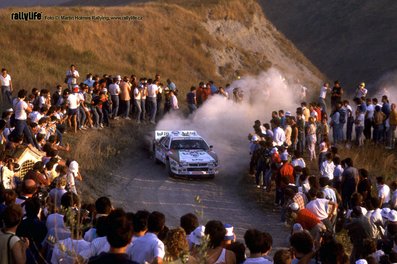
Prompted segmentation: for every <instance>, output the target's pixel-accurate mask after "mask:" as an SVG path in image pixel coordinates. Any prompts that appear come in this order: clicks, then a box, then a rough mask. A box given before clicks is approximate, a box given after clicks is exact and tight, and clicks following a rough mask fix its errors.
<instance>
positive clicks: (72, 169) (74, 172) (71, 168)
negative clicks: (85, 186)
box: [66, 160, 83, 194]
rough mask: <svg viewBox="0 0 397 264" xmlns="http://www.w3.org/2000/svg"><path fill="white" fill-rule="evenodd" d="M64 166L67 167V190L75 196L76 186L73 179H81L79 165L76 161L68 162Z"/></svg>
mask: <svg viewBox="0 0 397 264" xmlns="http://www.w3.org/2000/svg"><path fill="white" fill-rule="evenodd" d="M66 165H68V172H67V174H66V178H67V182H68V186H69V190H70V191H71V192H73V193H75V194H77V189H76V184H75V179H77V180H79V181H82V180H83V178H82V177H81V174H80V171H79V164H78V163H77V161H75V160H73V161H71V162H70V161H68V162H66Z"/></svg>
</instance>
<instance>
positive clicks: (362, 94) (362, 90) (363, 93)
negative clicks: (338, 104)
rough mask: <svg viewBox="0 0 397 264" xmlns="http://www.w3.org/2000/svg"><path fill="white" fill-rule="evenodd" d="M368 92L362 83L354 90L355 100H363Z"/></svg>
mask: <svg viewBox="0 0 397 264" xmlns="http://www.w3.org/2000/svg"><path fill="white" fill-rule="evenodd" d="M367 93H368V90H367V89H365V83H364V82H362V83H360V85H359V86H358V88H357V89H356V98H363V97H364V98H365V97H366V96H367Z"/></svg>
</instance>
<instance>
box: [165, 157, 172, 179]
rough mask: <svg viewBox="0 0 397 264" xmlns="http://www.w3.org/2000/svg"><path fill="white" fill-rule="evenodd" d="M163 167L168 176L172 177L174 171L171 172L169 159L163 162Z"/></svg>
mask: <svg viewBox="0 0 397 264" xmlns="http://www.w3.org/2000/svg"><path fill="white" fill-rule="evenodd" d="M165 169H166V170H167V173H168V176H170V177H174V173H172V171H171V165H170V161H169V160H167V161H166V162H165Z"/></svg>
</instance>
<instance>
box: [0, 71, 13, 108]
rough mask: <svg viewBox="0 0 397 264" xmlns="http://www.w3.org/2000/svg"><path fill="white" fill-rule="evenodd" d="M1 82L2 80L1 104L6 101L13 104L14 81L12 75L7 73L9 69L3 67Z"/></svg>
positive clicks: (0, 76)
mask: <svg viewBox="0 0 397 264" xmlns="http://www.w3.org/2000/svg"><path fill="white" fill-rule="evenodd" d="M0 82H1V96H2V97H1V105H3V106H4V105H5V102H8V103H9V104H12V97H11V94H12V91H13V89H12V81H11V76H10V75H9V74H8V73H7V69H5V68H3V69H1V75H0Z"/></svg>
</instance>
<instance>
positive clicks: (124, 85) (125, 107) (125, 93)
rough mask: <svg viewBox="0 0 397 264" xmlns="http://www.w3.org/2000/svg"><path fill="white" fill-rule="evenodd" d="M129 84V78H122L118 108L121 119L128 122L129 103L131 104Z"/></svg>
mask: <svg viewBox="0 0 397 264" xmlns="http://www.w3.org/2000/svg"><path fill="white" fill-rule="evenodd" d="M130 94H131V83H130V82H129V78H128V77H127V76H124V78H123V80H122V81H121V82H120V107H121V117H122V118H124V119H127V120H130V119H131V118H130V117H129V114H130V107H131V106H130V103H131V96H130Z"/></svg>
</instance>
